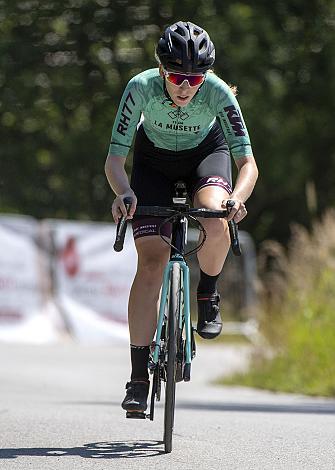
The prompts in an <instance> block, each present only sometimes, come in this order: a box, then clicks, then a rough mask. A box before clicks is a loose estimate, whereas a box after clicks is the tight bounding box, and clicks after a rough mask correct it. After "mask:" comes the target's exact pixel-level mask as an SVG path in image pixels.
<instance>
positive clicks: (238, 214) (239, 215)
mask: <svg viewBox="0 0 335 470" xmlns="http://www.w3.org/2000/svg"><path fill="white" fill-rule="evenodd" d="M227 201H233V202H234V205H233V206H232V207H231V208H230V209H229V208H228V210H230V212H229V215H228V216H227V217H226V220H227V221H228V222H229V221H230V220H234V222H236V223H238V222H240V221H241V220H242V219H244V217H245V216H246V215H247V213H248V211H247V209H246V207H245V204H244V202H243V201H241V200H240V199H235V198H231V199H226V200H224V201H222V208H223V209H227Z"/></svg>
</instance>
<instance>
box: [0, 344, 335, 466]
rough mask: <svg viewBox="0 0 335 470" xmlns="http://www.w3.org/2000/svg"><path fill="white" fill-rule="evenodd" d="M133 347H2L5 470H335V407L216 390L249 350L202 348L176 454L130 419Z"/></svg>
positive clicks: (184, 390)
mask: <svg viewBox="0 0 335 470" xmlns="http://www.w3.org/2000/svg"><path fill="white" fill-rule="evenodd" d="M128 361H129V354H128V348H127V346H126V345H121V346H114V347H106V346H83V345H80V344H76V343H71V342H65V343H64V344H57V345H43V346H31V345H6V344H0V380H1V382H0V384H1V386H0V400H1V401H0V436H1V446H0V447H1V449H0V469H6V470H12V469H13V470H14V469H15V470H28V469H31V470H40V469H43V470H54V469H55V470H56V469H57V470H68V469H76V470H77V469H80V470H86V469H90V470H93V469H94V470H95V469H96V470H108V469H118V470H122V469H127V470H131V469H136V470H140V469H148V468H154V469H155V470H156V469H171V470H172V469H174V470H179V469H183V470H191V469H192V470H193V469H199V470H200V469H201V470H203V469H205V470H212V469H215V470H218V469H220V470H221V469H227V470H234V469H236V470H249V469H250V470H251V469H255V470H266V469H269V470H277V469H283V470H288V469H294V470H299V469H310V470H320V469H325V470H332V469H335V400H326V399H312V398H308V397H303V396H297V395H283V394H272V393H268V392H262V391H255V390H251V389H246V388H238V387H234V388H231V387H219V386H214V385H211V384H210V383H209V381H210V380H211V379H213V378H214V377H215V376H217V375H218V374H219V373H220V372H224V373H226V372H227V371H229V370H230V369H231V368H232V367H235V368H236V367H243V364H244V362H245V351H244V350H243V349H238V348H236V347H227V346H226V347H218V346H214V347H210V346H204V345H202V346H201V347H199V351H198V356H197V358H196V359H195V361H194V364H193V371H192V381H191V382H190V383H181V384H179V385H178V388H177V411H176V423H175V435H174V449H173V452H172V453H171V454H169V455H167V454H164V452H163V445H162V442H161V439H162V429H163V421H162V414H163V413H162V407H161V406H160V407H157V409H156V417H155V421H154V422H153V423H152V422H150V421H149V420H143V421H142V420H126V419H125V417H124V412H123V410H121V408H120V402H121V400H122V399H123V396H124V386H125V382H126V381H127V379H128Z"/></svg>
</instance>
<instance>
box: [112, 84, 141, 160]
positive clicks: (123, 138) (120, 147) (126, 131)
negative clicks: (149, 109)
mask: <svg viewBox="0 0 335 470" xmlns="http://www.w3.org/2000/svg"><path fill="white" fill-rule="evenodd" d="M142 109H143V98H142V93H141V84H140V81H139V79H138V78H137V76H136V77H134V78H132V79H131V80H130V81H129V83H128V85H127V86H126V89H125V90H124V93H123V95H122V98H121V101H120V104H119V108H118V111H117V114H116V118H115V121H114V125H113V130H112V138H111V143H110V146H109V151H108V155H117V156H121V157H127V155H128V152H129V150H130V147H131V144H132V141H133V137H134V134H135V130H136V126H137V124H138V122H139V120H140V117H141V113H142Z"/></svg>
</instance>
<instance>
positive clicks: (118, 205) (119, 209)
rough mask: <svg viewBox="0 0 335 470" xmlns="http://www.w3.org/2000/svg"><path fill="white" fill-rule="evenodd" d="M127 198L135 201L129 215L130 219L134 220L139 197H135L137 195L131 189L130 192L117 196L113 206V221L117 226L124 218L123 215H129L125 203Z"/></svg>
mask: <svg viewBox="0 0 335 470" xmlns="http://www.w3.org/2000/svg"><path fill="white" fill-rule="evenodd" d="M125 197H130V198H131V199H132V201H133V202H132V204H131V208H130V211H129V214H128V219H132V218H133V215H134V212H135V210H136V205H137V197H136V196H135V193H134V191H133V190H132V189H129V191H127V192H125V193H123V194H119V195H118V196H116V198H115V199H114V201H113V205H112V214H113V219H114V222H115V223H116V224H117V223H118V221H119V218H120V217H122V215H127V209H126V206H125V205H124V202H123V200H124V198H125Z"/></svg>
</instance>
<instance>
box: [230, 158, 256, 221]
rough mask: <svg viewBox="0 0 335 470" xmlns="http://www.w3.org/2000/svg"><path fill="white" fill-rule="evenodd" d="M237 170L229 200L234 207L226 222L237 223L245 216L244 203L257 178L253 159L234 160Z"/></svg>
mask: <svg viewBox="0 0 335 470" xmlns="http://www.w3.org/2000/svg"><path fill="white" fill-rule="evenodd" d="M236 166H237V168H238V176H237V181H236V185H235V188H234V191H233V193H232V195H231V197H230V199H232V200H234V201H235V206H234V207H233V208H232V210H231V213H230V214H229V216H228V217H227V220H231V219H234V220H235V222H239V221H240V220H242V219H243V218H244V217H245V216H246V215H247V210H246V208H245V205H244V203H245V202H246V200H247V199H248V198H249V197H250V195H251V193H252V191H253V189H254V187H255V184H256V181H257V178H258V168H257V164H256V161H255V159H254V157H244V158H239V159H238V160H236Z"/></svg>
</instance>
